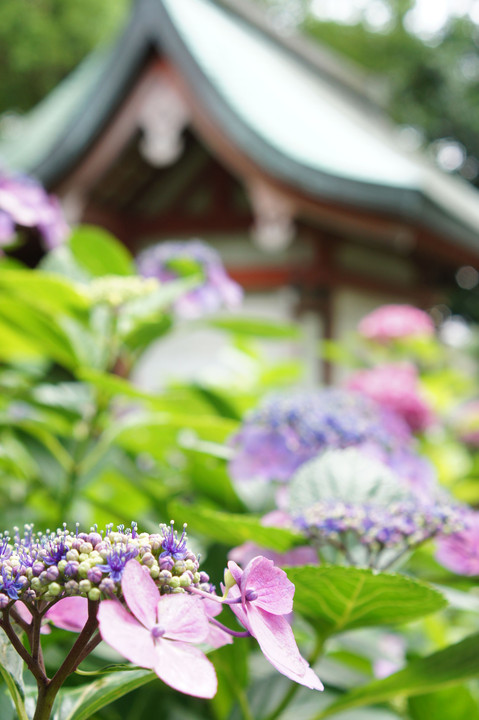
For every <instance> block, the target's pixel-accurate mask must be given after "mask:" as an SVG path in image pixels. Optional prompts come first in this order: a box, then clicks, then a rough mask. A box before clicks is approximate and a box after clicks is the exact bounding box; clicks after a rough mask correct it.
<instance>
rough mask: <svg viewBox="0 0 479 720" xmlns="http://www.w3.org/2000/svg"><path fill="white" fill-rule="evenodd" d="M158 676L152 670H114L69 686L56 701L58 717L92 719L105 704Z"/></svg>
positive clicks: (64, 719)
mask: <svg viewBox="0 0 479 720" xmlns="http://www.w3.org/2000/svg"><path fill="white" fill-rule="evenodd" d="M155 679H158V678H157V676H156V675H155V674H154V673H153V672H151V670H131V671H124V672H114V673H110V674H109V675H106V676H104V677H101V678H100V679H99V680H96V681H95V682H93V683H89V684H88V685H86V686H83V687H82V688H80V689H76V690H73V691H72V690H70V691H68V690H65V691H63V692H61V693H60V695H59V697H58V699H57V703H56V704H55V708H54V715H53V717H54V720H89V718H91V717H92V716H93V715H94V713H96V712H97V710H100V709H101V708H102V707H105V705H109V704H110V703H112V702H114V701H115V700H118V698H121V697H122V696H123V695H126V694H127V693H129V692H131V691H132V690H136V688H139V687H141V686H142V685H146V683H149V682H151V681H152V680H155Z"/></svg>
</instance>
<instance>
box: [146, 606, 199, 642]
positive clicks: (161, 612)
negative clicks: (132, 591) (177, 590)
mask: <svg viewBox="0 0 479 720" xmlns="http://www.w3.org/2000/svg"><path fill="white" fill-rule="evenodd" d="M158 625H159V626H160V627H162V628H163V629H164V630H165V634H164V637H165V638H169V639H170V640H183V641H184V642H193V643H200V642H203V641H204V640H206V636H207V635H208V631H209V623H208V617H207V615H206V608H205V605H204V603H203V601H202V600H200V598H197V597H191V595H186V594H182V595H180V594H178V595H164V596H163V597H162V598H161V599H160V601H159V603H158Z"/></svg>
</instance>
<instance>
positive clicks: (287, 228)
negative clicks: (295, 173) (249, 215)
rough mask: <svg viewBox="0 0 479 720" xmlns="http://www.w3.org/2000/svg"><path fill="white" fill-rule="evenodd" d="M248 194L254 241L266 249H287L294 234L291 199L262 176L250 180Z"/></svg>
mask: <svg viewBox="0 0 479 720" xmlns="http://www.w3.org/2000/svg"><path fill="white" fill-rule="evenodd" d="M249 198H250V201H251V205H252V207H253V213H254V217H255V221H254V225H253V227H252V228H251V236H252V238H253V241H254V242H255V243H256V245H258V247H259V248H260V249H261V250H264V251H266V252H271V253H274V252H280V251H281V250H286V248H287V247H289V245H290V244H291V243H292V241H293V239H294V235H295V228H294V223H293V217H294V208H293V206H292V203H291V201H290V200H289V199H288V198H287V197H286V195H283V194H282V193H280V192H278V191H277V190H275V189H274V188H272V187H271V186H270V185H268V184H267V183H265V182H263V181H261V180H255V181H254V182H252V183H250V185H249Z"/></svg>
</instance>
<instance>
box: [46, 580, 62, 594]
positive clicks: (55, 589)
mask: <svg viewBox="0 0 479 720" xmlns="http://www.w3.org/2000/svg"><path fill="white" fill-rule="evenodd" d="M61 591H62V589H61V586H60V585H59V584H58V583H56V582H52V583H50V585H49V586H48V594H49V595H52V596H53V597H56V596H57V595H60V593H61Z"/></svg>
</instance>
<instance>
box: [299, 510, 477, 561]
mask: <svg viewBox="0 0 479 720" xmlns="http://www.w3.org/2000/svg"><path fill="white" fill-rule="evenodd" d="M295 522H296V524H297V526H298V527H299V528H301V529H302V530H303V532H305V534H306V536H307V537H309V538H310V540H311V542H312V543H313V544H314V545H316V546H317V547H318V548H319V549H320V550H321V549H322V548H328V547H329V548H332V549H333V550H334V551H336V552H339V554H340V557H341V558H342V559H343V560H345V561H346V562H347V563H348V564H351V565H360V566H368V567H374V568H376V569H379V570H385V569H387V568H389V567H390V566H392V565H393V564H395V563H396V562H397V561H399V560H400V559H401V558H402V557H403V556H404V555H405V554H406V553H408V552H409V551H411V550H413V549H414V548H416V547H418V546H419V545H421V544H422V543H424V542H426V540H429V539H431V538H433V537H436V536H444V535H449V534H451V533H455V532H457V531H458V530H461V529H462V528H463V527H464V524H465V522H466V510H465V508H463V507H462V506H457V505H454V504H452V503H451V502H450V501H449V499H448V498H438V499H436V500H434V501H433V500H431V501H429V502H428V503H420V502H419V501H418V500H417V498H413V497H410V498H407V499H405V500H403V501H397V502H391V503H388V504H387V505H386V504H383V503H380V502H374V501H371V502H358V503H354V502H351V503H348V502H344V501H342V500H334V499H328V500H322V501H320V502H317V503H314V504H313V505H312V506H310V507H308V508H305V509H304V510H303V511H302V512H301V513H299V514H298V515H297V516H296V518H295ZM445 542H447V540H446V541H445ZM328 559H331V558H328ZM334 560H337V558H336V556H335V557H334Z"/></svg>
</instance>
